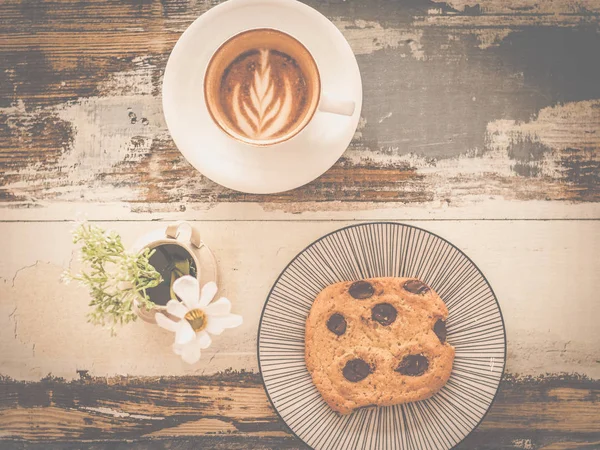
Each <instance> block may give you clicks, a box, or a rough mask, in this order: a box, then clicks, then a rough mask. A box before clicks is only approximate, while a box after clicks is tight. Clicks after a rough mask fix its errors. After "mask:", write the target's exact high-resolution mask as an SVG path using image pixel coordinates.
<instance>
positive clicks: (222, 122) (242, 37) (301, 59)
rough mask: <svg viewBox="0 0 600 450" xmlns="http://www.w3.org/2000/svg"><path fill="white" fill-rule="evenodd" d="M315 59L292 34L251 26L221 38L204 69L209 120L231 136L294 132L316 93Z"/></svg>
mask: <svg viewBox="0 0 600 450" xmlns="http://www.w3.org/2000/svg"><path fill="white" fill-rule="evenodd" d="M320 88H321V86H320V79H319V73H318V70H317V66H316V63H315V61H314V59H313V57H312V55H311V54H310V53H309V51H308V50H307V49H306V48H305V47H304V46H303V45H302V44H301V43H300V42H298V41H297V40H296V39H294V38H293V37H291V36H290V35H288V34H286V33H283V32H281V31H277V30H273V29H255V30H249V31H246V32H244V33H241V34H238V35H236V36H234V37H233V38H231V39H229V40H228V41H227V42H225V43H224V44H223V45H222V46H221V47H220V48H219V49H218V50H217V51H216V52H215V54H214V55H213V57H212V59H211V61H210V63H209V65H208V68H207V70H206V75H205V80H204V94H205V99H206V105H207V108H208V110H209V112H210V114H211V116H212V118H213V120H214V121H215V122H216V123H217V125H219V127H221V129H223V131H225V132H226V133H227V134H229V135H230V136H232V137H234V138H235V139H238V140H241V141H243V142H246V143H250V144H254V145H270V144H275V143H278V142H282V141H284V140H287V139H289V138H291V137H292V136H294V135H296V134H297V133H298V132H299V131H301V130H302V129H303V128H304V126H305V125H306V124H307V123H308V122H309V121H310V119H311V118H312V116H313V114H314V112H315V110H316V108H317V105H318V102H319V95H320Z"/></svg>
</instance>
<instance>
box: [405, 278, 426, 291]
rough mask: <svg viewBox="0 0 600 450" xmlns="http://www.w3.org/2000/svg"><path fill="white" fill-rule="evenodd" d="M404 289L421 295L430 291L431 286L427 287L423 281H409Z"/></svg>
mask: <svg viewBox="0 0 600 450" xmlns="http://www.w3.org/2000/svg"><path fill="white" fill-rule="evenodd" d="M404 289H406V290H407V291H408V292H412V293H413V294H419V295H422V294H425V293H427V292H429V290H430V288H429V286H427V285H426V284H425V283H423V282H422V281H421V280H408V281H407V282H406V283H404Z"/></svg>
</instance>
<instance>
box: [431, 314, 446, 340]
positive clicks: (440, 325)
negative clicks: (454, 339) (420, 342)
mask: <svg viewBox="0 0 600 450" xmlns="http://www.w3.org/2000/svg"><path fill="white" fill-rule="evenodd" d="M433 332H434V333H435V334H436V335H437V337H438V338H440V342H441V343H442V344H443V343H444V342H446V334H447V333H446V322H444V321H443V320H442V319H439V320H438V321H437V322H436V323H435V325H434V326H433Z"/></svg>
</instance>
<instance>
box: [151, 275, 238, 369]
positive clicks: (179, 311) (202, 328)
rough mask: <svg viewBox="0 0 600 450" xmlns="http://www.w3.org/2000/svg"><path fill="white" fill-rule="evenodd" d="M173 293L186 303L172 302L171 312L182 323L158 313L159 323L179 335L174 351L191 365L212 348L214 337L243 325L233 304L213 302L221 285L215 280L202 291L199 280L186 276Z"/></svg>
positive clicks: (177, 284)
mask: <svg viewBox="0 0 600 450" xmlns="http://www.w3.org/2000/svg"><path fill="white" fill-rule="evenodd" d="M173 291H175V294H177V296H178V297H179V298H180V299H181V300H182V302H180V301H179V300H175V299H173V300H169V302H168V303H167V312H168V313H169V314H170V315H172V316H174V317H176V318H177V319H178V320H177V321H174V320H171V319H169V318H168V317H167V316H165V315H164V314H161V313H157V314H156V323H157V324H158V325H159V326H160V327H162V328H164V329H166V330H169V331H172V332H174V333H175V342H174V344H173V351H174V352H175V354H177V355H179V356H181V358H182V359H183V360H184V361H185V362H187V363H188V364H194V363H195V362H197V361H198V360H199V359H200V353H201V352H200V351H201V350H202V349H205V348H208V347H209V346H210V344H211V338H210V334H215V335H219V334H221V333H222V332H223V330H225V329H226V328H235V327H238V326H240V325H241V324H242V316H240V315H237V314H231V312H230V311H231V302H230V301H229V300H227V299H226V298H225V297H221V298H219V299H218V300H216V301H214V302H212V300H213V298H214V296H215V294H216V293H217V285H216V283H214V282H212V281H211V282H210V283H207V284H205V285H204V286H203V287H202V291H201V292H200V289H199V285H198V280H197V279H196V278H194V277H192V276H190V275H186V276H184V277H181V278H179V279H177V280H176V281H175V283H173ZM211 302H212V303H211ZM209 333H210V334H209Z"/></svg>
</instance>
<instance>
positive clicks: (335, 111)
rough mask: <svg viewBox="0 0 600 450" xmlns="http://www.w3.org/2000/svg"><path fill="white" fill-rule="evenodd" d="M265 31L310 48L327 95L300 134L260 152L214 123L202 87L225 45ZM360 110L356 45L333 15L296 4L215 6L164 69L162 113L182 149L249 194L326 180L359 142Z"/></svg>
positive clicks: (233, 1)
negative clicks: (324, 176) (356, 137)
mask: <svg viewBox="0 0 600 450" xmlns="http://www.w3.org/2000/svg"><path fill="white" fill-rule="evenodd" d="M262 28H268V29H274V30H278V31H281V32H283V33H285V34H287V35H289V36H292V37H293V38H294V39H296V40H297V41H299V42H300V43H301V44H302V45H303V46H304V47H306V49H307V50H308V51H309V52H310V54H311V55H312V57H313V58H314V61H315V63H316V66H317V68H318V72H319V77H320V82H321V92H320V98H319V104H318V108H317V111H316V113H315V114H314V115H313V116H312V118H311V119H310V122H309V123H307V124H306V126H304V127H303V128H302V129H301V131H299V132H298V133H297V134H295V135H294V136H293V137H291V138H290V139H287V140H285V141H284V142H277V143H274V144H272V145H263V146H259V147H257V146H255V145H250V144H248V143H247V142H243V141H241V140H239V139H234V138H233V137H232V136H231V135H229V134H228V133H226V132H224V130H223V129H222V128H221V127H219V126H218V125H217V124H216V123H215V121H214V120H213V119H212V117H211V115H210V112H209V111H208V108H207V105H206V99H205V96H204V89H203V84H204V77H205V72H206V68H207V66H208V64H209V61H210V60H211V58H212V57H213V55H214V53H215V51H217V50H218V49H219V48H220V46H221V45H222V44H223V43H224V42H226V41H228V40H229V39H231V38H232V37H234V36H236V35H238V34H240V33H243V32H245V31H248V30H253V29H262ZM361 107H362V85H361V79H360V72H359V69H358V64H357V62H356V58H355V57H354V54H353V52H352V50H351V48H350V46H349V44H348V43H347V41H346V40H345V39H344V37H343V35H342V34H341V32H340V31H339V30H338V29H337V28H336V27H335V25H333V24H332V23H331V22H330V21H329V20H328V19H327V18H326V17H324V16H323V15H321V14H320V13H319V12H317V11H316V10H314V9H312V8H310V7H309V6H307V5H304V4H303V3H300V2H298V1H296V0H229V1H227V2H225V3H222V4H220V5H219V6H217V7H214V8H212V9H211V10H209V11H208V12H206V13H205V14H203V15H202V16H201V17H199V18H198V19H197V20H196V21H195V22H194V23H193V24H192V25H191V26H190V27H189V28H188V29H187V30H186V31H185V32H184V34H183V35H182V36H181V38H180V39H179V41H178V42H177V44H176V46H175V48H174V49H173V52H172V53H171V56H170V58H169V61H168V63H167V67H166V69H165V76H164V82H163V109H164V114H165V118H166V121H167V125H168V128H169V131H170V132H171V135H172V137H173V140H174V141H175V143H176V145H177V147H178V148H179V150H180V151H181V152H182V153H183V155H184V156H185V157H186V159H187V160H188V161H189V162H190V163H191V164H192V165H193V166H194V167H196V168H197V169H198V170H199V171H200V172H202V173H203V174H204V175H206V176H207V177H208V178H210V179H212V180H213V181H216V182H218V183H220V184H222V185H224V186H227V187H230V188H233V189H236V190H240V191H243V192H252V193H271V192H280V191H285V190H288V189H293V188H295V187H298V186H301V185H303V184H306V183H308V182H310V181H311V180H313V179H315V178H316V177H318V176H319V175H321V174H322V173H323V172H325V171H326V170H327V169H328V168H329V167H331V166H332V165H333V164H334V163H335V161H337V159H338V158H339V157H340V156H341V154H342V153H343V152H344V151H345V150H346V148H347V146H348V144H349V143H350V141H351V140H352V137H353V135H354V132H355V130H356V127H357V125H358V121H359V118H360V110H361Z"/></svg>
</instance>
